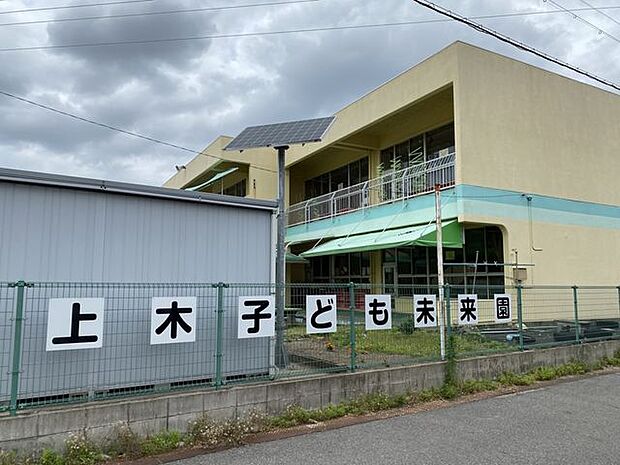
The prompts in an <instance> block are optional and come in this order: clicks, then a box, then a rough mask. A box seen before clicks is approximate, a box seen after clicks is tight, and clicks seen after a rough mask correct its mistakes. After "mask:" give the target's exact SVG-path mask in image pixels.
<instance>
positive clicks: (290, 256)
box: [284, 252, 308, 263]
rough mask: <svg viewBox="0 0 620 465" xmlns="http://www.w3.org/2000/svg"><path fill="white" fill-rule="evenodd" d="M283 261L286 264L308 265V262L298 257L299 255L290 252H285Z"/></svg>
mask: <svg viewBox="0 0 620 465" xmlns="http://www.w3.org/2000/svg"><path fill="white" fill-rule="evenodd" d="M284 259H285V261H286V263H308V260H306V259H305V258H303V257H300V256H299V255H295V254H294V253H291V252H286V255H285V256H284Z"/></svg>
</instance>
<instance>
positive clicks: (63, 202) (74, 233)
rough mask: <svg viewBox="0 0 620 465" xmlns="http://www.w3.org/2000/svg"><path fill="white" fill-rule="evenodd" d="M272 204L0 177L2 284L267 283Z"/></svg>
mask: <svg viewBox="0 0 620 465" xmlns="http://www.w3.org/2000/svg"><path fill="white" fill-rule="evenodd" d="M270 243H271V213H270V211H269V210H259V209H252V208H242V207H233V206H230V207H229V206H222V205H214V204H208V203H196V202H188V201H182V200H166V199H158V198H152V197H142V196H134V195H122V194H110V193H105V191H102V192H97V191H86V190H79V189H67V188H60V187H50V186H40V185H29V184H15V183H10V182H0V244H1V247H0V281H17V280H19V279H24V280H29V281H89V282H93V281H106V282H109V281H114V282H218V281H225V282H268V281H269V278H270V261H271V250H270Z"/></svg>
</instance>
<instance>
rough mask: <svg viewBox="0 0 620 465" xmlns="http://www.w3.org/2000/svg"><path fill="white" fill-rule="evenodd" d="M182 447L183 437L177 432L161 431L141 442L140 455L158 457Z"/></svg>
mask: <svg viewBox="0 0 620 465" xmlns="http://www.w3.org/2000/svg"><path fill="white" fill-rule="evenodd" d="M183 445H184V436H183V434H181V433H179V432H178V431H162V432H161V433H158V434H155V435H154V436H149V437H147V438H146V439H144V440H143V442H142V447H141V449H142V455H158V454H163V453H165V452H170V451H173V450H175V449H178V448H179V447H181V446H183Z"/></svg>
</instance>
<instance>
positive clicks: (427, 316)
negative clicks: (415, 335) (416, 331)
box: [413, 294, 437, 328]
mask: <svg viewBox="0 0 620 465" xmlns="http://www.w3.org/2000/svg"><path fill="white" fill-rule="evenodd" d="M413 326H414V327H416V328H436V327H437V296H436V295H434V294H422V295H414V296H413Z"/></svg>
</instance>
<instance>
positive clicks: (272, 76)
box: [0, 0, 620, 185]
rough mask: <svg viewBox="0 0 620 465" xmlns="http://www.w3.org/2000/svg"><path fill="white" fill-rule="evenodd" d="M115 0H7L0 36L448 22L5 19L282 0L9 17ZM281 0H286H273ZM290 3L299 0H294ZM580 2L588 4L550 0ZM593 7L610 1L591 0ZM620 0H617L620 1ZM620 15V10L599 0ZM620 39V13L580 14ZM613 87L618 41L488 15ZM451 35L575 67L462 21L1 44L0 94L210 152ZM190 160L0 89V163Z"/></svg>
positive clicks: (62, 165) (356, 89) (538, 2)
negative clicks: (216, 142)
mask: <svg viewBox="0 0 620 465" xmlns="http://www.w3.org/2000/svg"><path fill="white" fill-rule="evenodd" d="M110 1H112V0H0V48H14V47H28V46H40V45H60V44H75V43H92V42H110V41H122V40H140V39H159V38H171V37H191V36H204V35H210V34H229V33H243V32H256V31H277V30H285V29H296V28H314V27H322V26H336V25H354V24H369V23H384V22H394V21H404V20H416V19H429V18H439V16H438V15H436V14H434V13H432V12H430V11H428V10H426V9H424V8H422V7H420V6H418V5H416V4H414V3H413V2H412V1H410V0H318V1H315V2H311V3H298V4H292V5H272V6H261V7H251V8H239V9H230V10H222V11H210V12H193V13H185V14H170V15H159V16H140V17H131V18H122V19H119V18H116V19H105V20H101V19H100V20H88V21H71V22H68V21H65V22H54V23H44V24H34V25H6V23H14V22H24V21H36V20H48V19H58V18H73V17H83V16H105V15H115V14H123V13H139V12H152V11H163V10H177V9H188V8H205V7H216V6H231V5H247V4H256V3H261V2H267V1H276V0H150V1H144V2H141V3H133V4H125V5H114V6H112V5H108V6H100V7H88V8H75V9H66V10H53V11H39V12H26V13H11V14H6V13H5V12H7V11H12V10H19V9H24V8H27V9H32V8H40V7H49V6H54V5H80V4H87V3H103V2H110ZM277 1H286V0H277ZM289 1H290V0H289ZM555 1H556V3H559V4H561V5H562V6H564V7H566V8H580V7H581V8H583V7H584V6H585V5H584V2H583V1H581V0H555ZM437 3H439V4H441V5H443V6H445V7H448V8H451V9H454V10H455V11H457V12H459V13H461V14H464V15H480V14H493V13H508V12H516V11H544V10H549V9H556V7H555V6H554V5H551V4H550V3H549V2H545V1H543V0H504V1H498V0H437ZM588 3H590V4H591V5H594V6H602V5H611V4H614V2H613V1H612V2H606V1H604V0H588ZM616 3H617V2H616ZM605 12H606V13H607V14H609V15H610V16H613V17H614V18H616V21H618V22H620V9H617V10H605ZM579 15H580V16H582V17H583V18H584V19H587V20H588V21H590V22H592V23H594V24H596V25H597V26H598V27H600V28H601V29H603V30H604V31H606V32H608V33H609V34H610V35H612V36H615V37H616V38H620V24H618V23H616V22H614V21H612V20H611V19H609V18H606V17H605V16H603V15H601V14H600V13H598V12H580V13H579ZM481 22H482V23H483V24H485V25H487V26H489V27H492V28H494V29H496V30H498V31H500V32H503V33H505V34H508V35H510V36H512V37H514V38H516V39H518V40H520V41H522V42H526V43H528V44H530V45H533V46H535V47H537V48H539V49H541V50H543V51H545V52H547V53H549V54H551V55H554V56H556V57H558V58H561V59H563V60H565V61H568V62H570V63H572V64H574V65H577V66H579V67H581V68H583V69H586V70H588V71H590V72H592V73H594V74H597V75H600V76H602V77H605V78H607V79H608V80H611V81H614V82H616V83H618V82H620V43H619V41H618V40H614V39H613V38H610V37H608V36H607V35H605V34H601V33H599V32H597V31H596V30H594V29H592V28H591V27H589V26H587V25H585V24H583V23H582V22H581V21H579V20H578V19H575V18H573V17H572V16H571V15H569V14H566V13H561V14H553V15H544V16H543V15H540V16H523V17H513V18H509V19H488V20H484V21H481ZM455 40H463V41H467V42H470V43H473V44H476V45H479V46H481V47H484V48H487V49H490V50H493V51H497V52H500V53H503V54H507V55H510V56H513V57H516V58H518V59H521V60H524V61H527V62H529V63H533V64H536V65H538V66H543V67H546V68H548V69H551V70H554V71H558V72H560V73H562V74H566V75H569V76H572V75H571V74H570V72H568V71H563V70H561V69H560V68H558V67H557V66H554V65H550V64H547V63H546V62H544V61H542V60H540V59H537V58H535V57H532V56H530V55H528V54H526V53H524V52H520V51H517V50H515V49H513V48H511V47H510V46H507V45H504V44H501V43H500V42H498V41H497V40H495V39H493V38H491V37H487V36H483V35H480V34H479V33H477V32H475V31H473V30H471V29H468V28H467V27H465V26H463V25H459V24H456V23H439V24H437V23H435V24H421V25H409V26H398V27H389V28H377V29H358V30H340V31H329V32H312V33H300V34H284V35H271V36H261V37H246V38H228V39H211V40H194V41H187V42H176V43H158V44H155V45H125V46H110V47H84V48H60V49H52V50H43V51H41V50H37V51H0V90H3V91H5V92H10V93H13V94H17V95H20V96H22V97H26V98H29V99H31V100H35V101H37V102H40V103H43V104H46V105H50V106H53V107H56V108H59V109H61V110H64V111H68V112H71V113H75V114H77V115H80V116H83V117H87V118H91V119H94V120H97V121H99V122H102V123H106V124H110V125H114V126H118V127H122V128H124V129H127V130H130V131H135V132H139V133H141V134H144V135H148V136H151V137H155V138H158V139H162V140H165V141H167V142H171V143H176V144H179V145H182V146H185V147H188V148H191V149H195V150H201V149H202V148H204V147H205V146H206V145H207V144H208V143H209V142H210V141H212V140H213V139H214V138H215V137H217V136H218V135H220V134H226V135H236V134H237V133H238V132H239V131H241V130H242V129H243V128H244V127H246V126H248V125H254V124H265V123H271V122H279V121H285V120H294V119H305V118H313V117H318V116H325V115H330V114H332V113H334V112H335V111H337V110H338V109H340V108H341V107H343V106H344V105H346V104H347V103H349V102H351V101H353V100H355V99H357V98H358V97H360V96H362V95H363V94H365V93H367V92H369V91H370V90H372V89H373V88H375V87H377V86H378V85H380V84H382V83H383V82H385V81H387V80H388V79H390V78H391V77H393V76H395V75H396V74H398V73H400V72H402V71H404V70H405V69H407V68H409V67H411V66H413V65H415V64H416V63H418V62H419V61H420V60H422V59H423V58H425V57H427V56H429V55H431V54H433V53H435V52H437V51H439V50H440V49H441V48H443V47H445V46H446V45H448V44H450V43H451V42H453V41H455ZM191 158H193V156H192V154H190V153H187V152H183V151H180V150H177V149H173V148H169V147H164V146H161V145H156V144H153V143H150V142H147V141H143V140H139V139H134V138H131V137H128V136H126V135H123V134H119V133H115V132H112V131H109V130H106V129H102V128H99V127H95V126H92V125H88V124H84V123H81V122H78V121H74V120H72V119H69V118H67V117H64V116H60V115H57V114H54V113H50V112H49V111H46V110H42V109H39V108H36V107H33V106H30V105H27V104H24V103H22V102H19V101H16V100H13V99H9V98H7V97H4V96H0V166H2V167H9V168H20V169H26V170H35V171H46V172H54V173H63V174H71V175H79V176H88V177H96V178H105V179H113V180H122V181H129V182H137V183H146V184H155V185H160V184H162V183H163V182H164V181H165V180H166V179H167V178H168V177H170V176H171V175H172V174H173V173H174V165H178V164H183V163H186V162H187V161H189V160H190V159H191Z"/></svg>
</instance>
